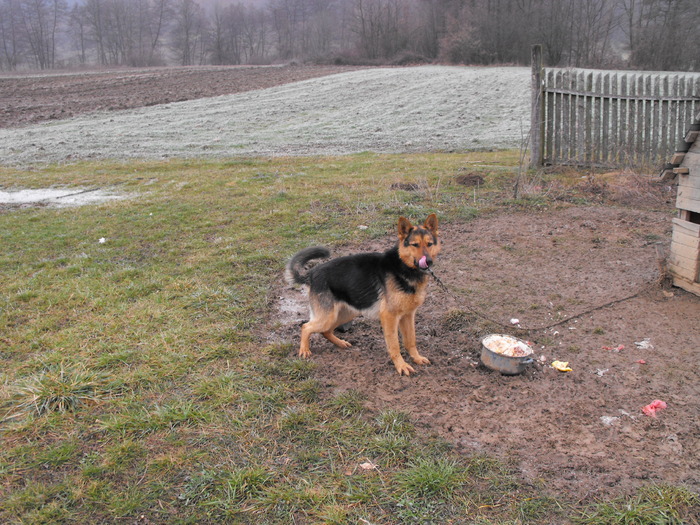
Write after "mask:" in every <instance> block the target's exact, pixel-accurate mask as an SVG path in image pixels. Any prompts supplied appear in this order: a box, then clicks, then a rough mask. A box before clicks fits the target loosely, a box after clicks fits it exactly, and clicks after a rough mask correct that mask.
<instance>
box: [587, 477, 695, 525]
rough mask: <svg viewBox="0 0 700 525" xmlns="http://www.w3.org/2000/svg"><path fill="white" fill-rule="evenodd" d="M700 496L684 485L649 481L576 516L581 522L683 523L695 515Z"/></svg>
mask: <svg viewBox="0 0 700 525" xmlns="http://www.w3.org/2000/svg"><path fill="white" fill-rule="evenodd" d="M699 506H700V497H699V496H698V495H697V494H694V493H692V492H690V491H689V490H687V489H685V488H683V487H673V486H670V485H652V486H648V487H643V488H642V489H640V490H639V491H638V493H637V494H636V495H635V496H633V497H632V498H620V499H616V500H612V501H608V502H603V503H598V504H596V505H594V506H592V508H590V509H588V510H586V511H584V512H583V513H582V515H581V517H580V518H579V519H578V520H577V522H578V523H580V524H582V525H683V524H685V523H689V522H688V518H689V517H690V515H691V513H692V514H693V515H695V516H697V515H698V508H699Z"/></svg>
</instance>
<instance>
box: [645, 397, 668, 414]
mask: <svg viewBox="0 0 700 525" xmlns="http://www.w3.org/2000/svg"><path fill="white" fill-rule="evenodd" d="M664 408H666V403H664V402H663V401H661V400H660V399H655V400H654V401H652V402H651V403H649V404H648V405H647V406H645V407H644V408H642V412H644V413H645V414H646V415H647V416H651V417H656V412H657V411H659V410H663V409H664Z"/></svg>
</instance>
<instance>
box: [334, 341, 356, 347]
mask: <svg viewBox="0 0 700 525" xmlns="http://www.w3.org/2000/svg"><path fill="white" fill-rule="evenodd" d="M335 345H336V346H337V347H339V348H350V347H351V346H352V343H348V342H347V341H346V340H345V339H338V341H337V342H336V343H335Z"/></svg>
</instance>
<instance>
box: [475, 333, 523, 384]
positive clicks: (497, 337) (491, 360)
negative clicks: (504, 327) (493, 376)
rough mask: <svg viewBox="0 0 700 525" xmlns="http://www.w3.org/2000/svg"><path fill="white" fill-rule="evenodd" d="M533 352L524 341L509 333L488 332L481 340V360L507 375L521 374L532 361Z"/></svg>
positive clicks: (489, 366) (492, 368)
mask: <svg viewBox="0 0 700 525" xmlns="http://www.w3.org/2000/svg"><path fill="white" fill-rule="evenodd" d="M533 352H534V350H533V349H532V347H531V346H530V345H529V344H527V343H526V342H525V341H522V340H520V339H517V338H515V337H513V336H510V335H503V334H490V335H487V336H486V337H484V338H483V339H482V340H481V362H482V363H484V365H485V366H487V367H488V368H490V369H491V370H495V371H496V372H500V373H501V374H504V375H507V376H515V375H518V374H522V373H523V372H524V371H525V367H526V366H527V365H529V364H531V363H533V362H534V359H532V357H531V356H532V354H533Z"/></svg>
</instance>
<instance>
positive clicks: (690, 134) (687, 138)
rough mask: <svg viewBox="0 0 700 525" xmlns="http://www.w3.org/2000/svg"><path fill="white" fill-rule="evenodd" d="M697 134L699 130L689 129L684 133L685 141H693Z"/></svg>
mask: <svg viewBox="0 0 700 525" xmlns="http://www.w3.org/2000/svg"><path fill="white" fill-rule="evenodd" d="M698 135H700V131H695V130H694V131H689V132H688V133H686V135H685V141H686V142H695V141H696V139H697V138H698Z"/></svg>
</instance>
